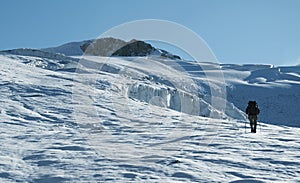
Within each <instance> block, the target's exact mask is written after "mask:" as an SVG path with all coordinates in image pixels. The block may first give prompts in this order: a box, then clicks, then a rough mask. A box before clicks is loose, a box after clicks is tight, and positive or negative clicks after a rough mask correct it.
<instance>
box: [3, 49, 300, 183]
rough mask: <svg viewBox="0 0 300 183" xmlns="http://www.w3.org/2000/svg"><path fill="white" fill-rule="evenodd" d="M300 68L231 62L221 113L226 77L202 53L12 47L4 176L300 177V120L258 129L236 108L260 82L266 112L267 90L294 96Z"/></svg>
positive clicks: (6, 69) (7, 65) (6, 78)
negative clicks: (59, 53) (149, 54)
mask: <svg viewBox="0 0 300 183" xmlns="http://www.w3.org/2000/svg"><path fill="white" fill-rule="evenodd" d="M206 64H208V65H210V68H211V70H210V71H209V72H215V69H216V67H215V65H214V64H210V63H206ZM178 65H181V66H182V67H180V68H178V67H177V66H178ZM182 68H183V69H182ZM206 68H207V67H206ZM297 69H298V68H297V67H295V68H294V67H286V68H280V71H279V70H278V69H273V68H270V67H269V66H257V65H251V66H245V65H244V66H237V65H223V66H222V70H223V71H224V77H225V78H226V80H225V81H226V86H227V90H228V94H227V97H228V99H229V102H226V104H227V106H226V110H225V111H219V108H217V107H216V106H214V105H211V103H210V99H211V97H210V95H211V91H210V87H217V86H219V85H220V83H218V81H217V80H214V79H213V78H209V79H211V81H210V82H211V85H208V83H207V82H208V81H207V78H206V76H205V73H204V72H203V71H201V69H199V65H197V63H188V62H184V61H177V64H176V65H175V66H174V61H170V60H162V59H153V58H140V57H130V58H104V57H94V56H84V57H82V58H80V60H79V58H71V57H64V58H56V57H55V55H54V56H53V55H52V56H48V57H47V58H45V57H42V56H40V55H34V54H31V55H30V54H26V55H22V54H21V53H20V52H19V54H18V55H16V54H8V53H2V54H1V55H0V70H1V71H0V75H1V77H0V78H1V80H0V86H1V87H0V90H1V92H0V95H1V97H0V100H1V106H2V107H1V113H0V116H1V118H0V143H1V144H2V145H1V146H0V148H1V149H0V160H1V161H0V162H1V163H0V181H1V182H283V181H285V182H299V181H300V179H299V177H300V171H299V166H300V161H299V157H300V154H299V152H300V151H299V150H300V140H299V132H300V131H299V128H295V127H292V126H297V124H299V121H298V123H297V124H296V125H294V124H293V123H292V122H294V121H293V119H295V122H297V120H299V119H300V118H299V117H298V116H295V117H292V116H287V117H286V120H285V121H280V120H279V119H278V120H274V121H267V122H270V123H277V122H278V123H282V122H286V123H287V125H288V126H278V125H272V124H267V123H261V126H259V129H258V133H257V134H251V133H249V128H247V129H246V133H245V128H244V127H245V126H244V122H243V121H244V120H245V116H244V114H243V113H242V111H241V110H239V109H238V108H237V107H240V108H241V109H242V108H243V107H244V106H243V105H245V104H246V101H247V100H248V98H247V97H250V93H249V89H253V88H254V87H256V89H258V90H255V91H259V92H260V93H259V94H260V95H259V94H256V95H254V96H255V97H260V98H259V100H258V102H259V103H260V104H261V108H262V111H263V112H262V114H261V118H262V119H264V113H266V110H265V109H264V108H265V107H266V106H267V105H268V104H271V102H272V100H271V99H272V98H269V99H268V100H267V99H265V97H263V96H261V95H262V94H264V95H265V93H264V92H269V91H274V92H272V93H271V92H270V93H268V94H269V95H270V96H273V97H276V96H280V95H282V93H281V92H283V93H284V94H286V95H288V96H285V95H283V96H282V97H283V98H285V97H287V98H288V97H290V96H289V95H295V99H294V100H293V101H292V100H290V101H288V102H290V103H285V106H288V105H291V106H293V105H295V104H294V103H293V102H297V100H298V94H297V91H299V90H298V86H299V70H297ZM268 72H270V73H268ZM266 73H267V74H266ZM261 75H262V76H261ZM212 83H215V84H214V85H213V84H212ZM294 90H295V91H294ZM239 91H242V92H241V93H239ZM250 92H252V93H255V92H253V91H250ZM271 94H272V95H271ZM251 96H252V95H251ZM277 98H278V97H277ZM287 98H286V99H287ZM262 101H265V103H264V102H262ZM267 102H270V103H267ZM236 106H237V107H236ZM269 107H270V106H269ZM293 107H294V106H293ZM278 109H280V110H282V108H281V107H280V106H277V107H274V110H278ZM290 110H291V112H294V111H293V110H294V109H290ZM233 118H234V119H233Z"/></svg>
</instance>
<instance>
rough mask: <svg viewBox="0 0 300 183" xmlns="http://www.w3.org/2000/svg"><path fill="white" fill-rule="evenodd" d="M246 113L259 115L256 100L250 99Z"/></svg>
mask: <svg viewBox="0 0 300 183" xmlns="http://www.w3.org/2000/svg"><path fill="white" fill-rule="evenodd" d="M246 114H248V115H258V114H259V108H258V105H257V103H256V101H249V102H248V107H247V109H246Z"/></svg>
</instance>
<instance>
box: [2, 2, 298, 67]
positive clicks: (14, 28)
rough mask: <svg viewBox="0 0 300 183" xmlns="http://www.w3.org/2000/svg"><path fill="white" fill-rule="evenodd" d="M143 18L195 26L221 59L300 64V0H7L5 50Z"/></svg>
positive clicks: (91, 34) (75, 37) (93, 34)
mask: <svg viewBox="0 0 300 183" xmlns="http://www.w3.org/2000/svg"><path fill="white" fill-rule="evenodd" d="M139 19H162V20H169V21H173V22H176V23H179V24H182V25H184V26H186V27H188V28H190V29H191V30H193V31H195V32H196V33H197V34H198V35H199V36H201V37H202V38H203V39H204V40H205V41H206V42H207V44H208V45H209V46H210V48H211V49H212V50H213V52H214V53H215V55H216V56H217V58H218V60H219V61H220V62H221V63H240V64H243V63H270V64H275V65H294V64H300V0H43V1H41V0H26V1H23V0H2V1H1V6H0V23H1V27H0V50H3V49H12V48H20V47H30V48H44V47H51V46H57V45H60V44H63V43H67V42H70V41H80V40H86V39H91V38H97V37H98V36H99V35H101V34H102V33H103V32H105V31H107V30H108V29H110V28H112V27H114V26H117V25H119V24H122V23H125V22H128V21H133V20H139Z"/></svg>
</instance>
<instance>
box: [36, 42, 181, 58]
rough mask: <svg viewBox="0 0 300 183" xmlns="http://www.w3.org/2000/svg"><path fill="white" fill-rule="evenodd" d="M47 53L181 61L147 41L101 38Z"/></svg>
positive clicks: (54, 48) (65, 46) (45, 49)
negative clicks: (159, 58) (153, 57)
mask: <svg viewBox="0 0 300 183" xmlns="http://www.w3.org/2000/svg"><path fill="white" fill-rule="evenodd" d="M42 50H43V51H46V52H51V53H61V54H64V55H67V56H78V55H83V54H85V55H94V56H104V57H110V56H123V57H130V56H158V57H162V58H169V59H181V58H180V56H178V55H174V54H172V53H170V52H168V51H166V50H163V49H160V48H155V47H153V46H152V45H151V44H149V43H146V42H145V41H141V40H136V39H133V40H131V41H128V42H126V41H124V40H121V39H116V38H112V37H109V38H100V39H95V40H86V41H81V42H71V43H67V44H64V45H61V46H58V47H52V48H44V49H42Z"/></svg>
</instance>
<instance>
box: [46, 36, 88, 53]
mask: <svg viewBox="0 0 300 183" xmlns="http://www.w3.org/2000/svg"><path fill="white" fill-rule="evenodd" d="M92 41H93V40H86V41H80V42H71V43H66V44H63V45H61V46H57V47H51V48H43V49H41V50H42V51H46V52H51V53H61V54H64V55H68V56H80V55H82V54H83V50H82V49H81V46H82V45H84V44H87V43H90V42H92Z"/></svg>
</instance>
